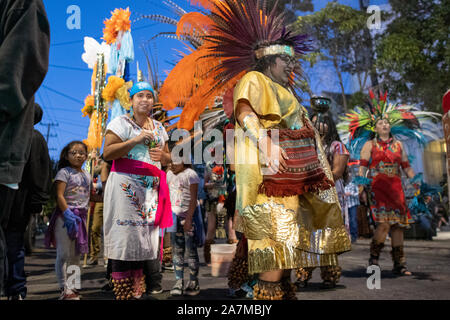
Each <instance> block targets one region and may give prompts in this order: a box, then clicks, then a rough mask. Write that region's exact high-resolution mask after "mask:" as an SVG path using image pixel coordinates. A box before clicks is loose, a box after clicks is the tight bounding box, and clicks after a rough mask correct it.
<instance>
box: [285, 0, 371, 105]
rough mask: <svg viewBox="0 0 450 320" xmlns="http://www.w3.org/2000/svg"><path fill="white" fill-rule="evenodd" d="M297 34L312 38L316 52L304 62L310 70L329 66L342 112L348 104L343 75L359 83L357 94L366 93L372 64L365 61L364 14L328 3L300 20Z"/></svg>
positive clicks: (367, 60)
mask: <svg viewBox="0 0 450 320" xmlns="http://www.w3.org/2000/svg"><path fill="white" fill-rule="evenodd" d="M294 27H295V29H296V31H300V32H302V33H306V34H309V35H311V37H312V40H313V41H314V42H315V47H316V48H315V50H314V51H313V52H312V53H311V54H310V55H309V56H308V57H307V58H306V59H307V60H308V61H309V62H310V63H311V66H312V67H313V66H314V65H315V64H316V63H317V62H318V61H329V62H331V63H332V65H333V68H334V70H335V71H336V76H337V78H338V82H339V86H340V88H341V95H342V100H343V108H344V111H347V110H348V109H349V107H351V106H350V105H349V102H348V100H347V97H346V95H345V88H344V82H343V73H344V72H348V73H350V74H352V75H355V76H356V77H357V79H358V84H359V88H360V91H363V90H365V88H366V86H367V80H368V77H369V75H370V66H371V63H370V61H369V59H368V58H367V57H370V56H371V55H370V53H369V54H367V52H366V51H367V50H368V48H370V43H369V42H368V41H371V39H370V37H369V38H367V37H366V35H365V33H364V28H367V14H366V12H362V11H359V10H355V9H353V8H352V7H349V6H345V5H341V4H338V3H336V2H330V3H328V4H327V6H326V7H325V8H323V9H322V10H320V11H318V12H315V13H314V14H310V15H306V16H300V17H298V18H297V21H296V23H295V24H294Z"/></svg>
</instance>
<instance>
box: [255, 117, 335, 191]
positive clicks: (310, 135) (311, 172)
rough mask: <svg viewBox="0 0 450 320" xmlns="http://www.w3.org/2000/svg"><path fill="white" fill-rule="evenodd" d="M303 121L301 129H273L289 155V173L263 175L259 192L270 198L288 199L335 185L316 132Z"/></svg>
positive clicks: (270, 134) (270, 133)
mask: <svg viewBox="0 0 450 320" xmlns="http://www.w3.org/2000/svg"><path fill="white" fill-rule="evenodd" d="M303 120H304V121H303V123H305V126H304V127H303V128H301V129H299V130H292V129H272V130H278V133H279V146H280V147H281V148H282V149H283V150H284V151H285V152H286V154H287V155H288V158H289V159H288V160H286V164H287V166H288V170H287V171H286V172H284V173H281V172H277V173H276V174H272V175H264V176H263V182H262V183H261V184H260V186H259V190H258V192H259V193H264V194H266V195H267V196H269V197H272V196H273V197H288V196H294V195H300V194H303V193H305V192H317V191H320V190H327V189H330V188H331V187H333V186H334V182H333V181H331V180H330V179H328V177H327V176H326V174H325V172H324V170H323V168H322V165H321V163H320V161H319V158H318V155H317V151H316V144H315V140H314V138H315V132H314V129H313V128H312V127H311V125H310V123H309V121H307V120H306V119H305V118H304V119H303ZM272 130H268V135H269V136H272Z"/></svg>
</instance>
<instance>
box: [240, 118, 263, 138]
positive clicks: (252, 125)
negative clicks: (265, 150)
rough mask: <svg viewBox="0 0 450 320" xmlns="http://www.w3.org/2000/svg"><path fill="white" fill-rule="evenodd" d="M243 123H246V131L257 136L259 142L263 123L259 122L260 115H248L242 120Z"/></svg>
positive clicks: (254, 136)
mask: <svg viewBox="0 0 450 320" xmlns="http://www.w3.org/2000/svg"><path fill="white" fill-rule="evenodd" d="M242 123H243V124H244V130H245V132H246V133H247V132H248V133H249V134H250V135H252V136H253V138H255V140H256V141H258V142H259V140H260V139H261V138H262V136H261V134H260V130H261V123H260V122H259V119H258V117H257V116H256V115H254V114H249V115H246V116H245V117H244V119H243V120H242Z"/></svg>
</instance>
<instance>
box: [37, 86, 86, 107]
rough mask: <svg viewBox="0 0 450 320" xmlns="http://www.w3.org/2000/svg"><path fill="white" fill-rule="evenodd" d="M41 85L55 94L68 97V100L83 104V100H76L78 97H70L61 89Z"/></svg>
mask: <svg viewBox="0 0 450 320" xmlns="http://www.w3.org/2000/svg"><path fill="white" fill-rule="evenodd" d="M42 87H44V88H45V89H47V90H49V91H51V92H53V93H56V94H58V95H60V96H62V97H64V98H67V99H69V100H72V101H74V102H76V103H78V104H81V105H84V102H83V101H81V100H78V99H76V98H73V97H71V96H68V95H67V94H65V93H62V92H61V91H58V90H55V89H52V88H49V87H47V86H45V85H43V86H42Z"/></svg>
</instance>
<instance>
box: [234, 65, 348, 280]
mask: <svg viewBox="0 0 450 320" xmlns="http://www.w3.org/2000/svg"><path fill="white" fill-rule="evenodd" d="M242 99H243V100H246V101H247V102H248V103H249V104H250V105H251V107H252V108H253V110H254V111H255V113H256V114H257V116H258V118H259V119H260V122H261V124H262V126H263V127H264V128H265V129H269V128H294V127H296V128H301V127H303V126H304V124H303V121H302V115H303V113H305V112H307V111H306V109H305V108H303V107H302V106H301V105H300V104H299V102H298V100H297V99H296V98H295V96H294V95H293V94H292V93H291V92H290V91H289V90H287V89H286V88H284V87H282V86H280V85H279V84H277V83H275V82H273V81H272V80H270V78H268V77H266V76H265V75H264V74H262V73H260V72H256V71H253V72H249V73H247V74H246V75H245V76H244V77H243V78H242V79H241V81H240V82H239V83H238V84H237V86H236V88H235V90H234V107H235V108H236V106H237V103H238V101H239V100H242ZM306 118H307V117H306ZM307 121H309V120H307ZM236 129H237V132H239V130H241V128H240V127H239V124H238V123H236ZM238 136H239V133H238ZM316 144H317V147H318V148H317V149H318V154H319V160H320V163H321V164H322V166H323V168H324V170H325V173H326V174H327V176H328V178H329V179H333V175H332V173H331V170H330V166H329V164H328V161H327V159H326V157H325V153H324V149H323V146H322V144H321V141H320V138H319V135H318V133H316ZM235 160H236V188H237V199H236V210H237V211H238V213H239V215H238V216H237V217H236V230H238V231H240V232H243V233H244V234H245V236H246V238H247V239H248V250H249V251H248V256H249V261H248V266H249V273H250V274H254V273H260V272H266V271H271V270H277V269H292V268H299V267H317V266H326V265H337V264H338V260H337V254H339V253H342V252H345V251H348V250H350V240H349V237H348V234H347V232H346V230H345V226H344V223H343V220H342V215H341V208H340V205H339V201H338V197H337V193H336V189H335V188H331V189H329V190H326V191H323V192H320V193H316V194H313V193H305V194H303V195H301V196H291V197H267V196H266V195H264V194H258V186H259V185H260V183H261V182H262V175H261V169H260V161H259V158H258V151H257V148H256V146H255V143H254V142H253V141H251V140H249V139H248V138H243V139H241V138H239V137H238V138H236V148H235Z"/></svg>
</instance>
